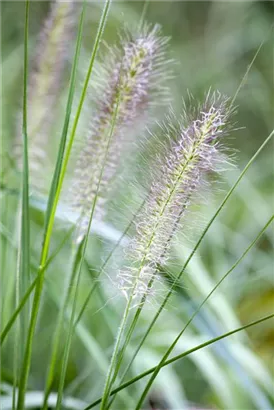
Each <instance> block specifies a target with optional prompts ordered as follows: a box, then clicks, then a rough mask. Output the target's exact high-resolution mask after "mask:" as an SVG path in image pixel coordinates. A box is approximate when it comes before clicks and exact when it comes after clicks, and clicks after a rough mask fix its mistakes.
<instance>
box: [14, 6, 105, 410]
mask: <svg viewBox="0 0 274 410" xmlns="http://www.w3.org/2000/svg"><path fill="white" fill-rule="evenodd" d="M110 3H111V0H106V2H105V6H104V9H103V13H102V16H101V20H100V23H99V27H98V31H97V34H96V38H95V43H94V47H93V51H92V55H91V59H90V64H89V68H88V72H87V75H86V79H85V82H84V86H83V90H82V94H81V98H80V102H79V105H78V109H77V112H76V117H75V120H74V123H73V127H72V131H71V135H70V139H69V141H68V146H67V150H66V154H65V157H64V161H63V164H62V168H61V171H60V176H59V182H58V185H57V188H56V192H55V196H54V200H53V204H52V209H51V212H50V216H49V219H48V223H47V226H46V229H45V235H44V241H43V246H42V252H41V259H40V268H39V272H40V271H41V270H43V273H42V274H41V275H39V279H38V281H37V285H36V289H35V295H34V300H33V306H32V312H31V320H30V325H29V331H28V339H27V344H26V350H25V355H24V360H23V366H22V371H21V377H20V383H19V393H18V404H17V410H23V408H24V397H25V392H26V387H27V381H28V375H29V370H30V362H31V353H32V345H33V338H34V331H35V327H36V322H37V317H38V311H39V306H40V301H41V295H42V290H43V283H44V266H45V264H46V260H47V256H48V251H49V245H50V239H51V234H52V230H53V225H54V219H55V213H56V209H57V205H58V201H59V197H60V194H61V189H62V186H63V181H64V178H65V174H66V170H67V166H68V162H69V158H70V153H71V149H72V145H73V142H74V138H75V133H76V129H77V125H78V122H79V118H80V114H81V111H82V107H83V104H84V100H85V96H86V92H87V87H88V83H89V79H90V76H91V73H92V69H93V65H94V61H95V57H96V55H97V51H98V48H99V44H100V39H101V36H102V34H103V30H104V26H105V22H106V19H107V15H108V10H109V7H110Z"/></svg>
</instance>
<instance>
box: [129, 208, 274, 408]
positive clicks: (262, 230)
mask: <svg viewBox="0 0 274 410" xmlns="http://www.w3.org/2000/svg"><path fill="white" fill-rule="evenodd" d="M273 219H274V215H272V216H271V218H270V219H269V220H268V221H267V223H266V224H265V226H264V227H263V228H262V229H261V231H260V232H259V233H258V235H257V236H256V238H255V239H254V240H253V241H252V242H251V244H250V245H249V246H248V247H247V248H246V250H245V251H244V252H243V253H242V255H241V256H240V258H239V259H238V260H237V261H236V262H235V263H234V264H233V265H232V267H231V268H230V269H229V270H228V271H227V272H226V274H225V275H224V276H223V277H222V278H221V279H220V280H219V281H218V282H217V284H216V285H215V286H214V287H213V289H212V290H211V292H209V294H208V295H207V297H206V298H205V299H204V300H203V302H202V303H201V304H200V305H199V306H198V308H197V309H196V310H195V312H194V313H193V315H192V316H191V317H190V319H189V320H188V321H187V323H186V325H185V326H184V328H183V329H182V330H181V332H180V333H179V334H178V336H177V337H176V338H175V340H174V341H173V343H172V344H171V345H170V346H169V348H168V349H167V351H166V353H165V354H164V355H163V357H162V359H161V360H160V362H159V364H158V366H157V367H156V369H155V370H154V372H153V374H152V376H151V378H150V379H149V381H148V383H147V385H146V387H145V389H144V391H143V393H142V395H141V398H140V400H139V402H138V404H137V406H136V410H139V409H140V408H141V406H142V404H143V402H144V400H145V398H146V396H147V393H148V392H149V389H150V387H151V385H152V383H153V381H154V380H155V378H156V377H157V375H158V373H159V372H160V370H161V367H162V365H163V363H164V362H165V361H166V360H167V358H168V356H169V355H170V353H171V352H172V350H173V349H174V347H175V346H176V344H177V342H178V340H179V339H180V338H181V336H182V335H183V333H184V332H185V330H186V329H187V327H188V326H189V325H190V323H191V322H192V321H193V319H194V318H195V317H196V315H197V314H198V313H199V312H200V310H201V308H202V307H203V306H204V304H205V303H206V302H207V301H208V299H209V298H210V297H211V295H212V294H213V293H214V292H215V291H216V290H217V289H218V288H219V286H220V285H221V283H222V282H223V281H224V280H225V279H226V278H227V277H228V275H229V274H230V273H231V272H232V271H233V270H234V269H235V268H236V267H237V266H238V265H239V263H240V262H241V261H242V260H243V258H244V257H245V256H246V254H247V253H248V252H249V251H250V249H251V248H252V247H253V246H254V245H255V243H256V242H257V241H258V239H259V238H260V237H261V236H262V234H263V233H264V232H265V230H266V229H267V228H268V226H269V225H270V224H271V223H272V221H273Z"/></svg>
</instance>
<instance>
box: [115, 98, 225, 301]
mask: <svg viewBox="0 0 274 410" xmlns="http://www.w3.org/2000/svg"><path fill="white" fill-rule="evenodd" d="M231 113H232V110H231V109H230V107H229V100H228V99H227V98H224V97H222V96H221V95H220V94H219V93H213V94H212V93H210V92H209V93H208V94H207V96H206V99H205V102H204V104H203V105H202V106H199V107H197V108H196V109H194V110H192V112H191V113H190V114H189V112H188V113H187V112H185V113H184V114H183V115H182V117H181V119H180V120H179V121H178V120H177V121H176V120H175V119H172V118H169V119H168V121H167V122H166V123H165V124H164V125H163V130H164V133H165V134H166V136H167V137H168V138H169V139H170V147H169V150H168V152H167V154H166V157H165V159H164V160H161V162H160V163H159V164H158V166H156V174H155V178H154V181H153V183H152V187H151V190H150V193H149V195H148V199H147V201H146V204H145V207H144V210H143V211H142V212H141V214H140V215H139V217H138V219H137V223H136V227H137V233H136V235H135V237H134V238H133V239H132V241H131V244H130V246H129V249H128V256H129V259H130V260H131V261H132V266H130V267H129V268H128V269H125V270H122V271H121V272H119V274H118V283H119V288H120V289H121V290H122V292H123V293H124V294H125V296H126V297H127V298H128V299H129V298H132V299H135V298H137V299H138V298H139V297H140V298H141V297H143V296H144V295H146V294H148V293H149V292H151V291H152V286H151V284H152V282H153V280H154V278H155V276H157V272H158V269H159V266H161V265H163V264H164V263H165V262H166V261H167V258H168V252H167V251H168V250H169V247H170V241H171V239H172V237H173V236H174V234H175V233H176V230H177V228H178V225H179V222H180V220H181V218H182V217H183V215H184V213H185V211H186V209H187V207H188V205H189V204H190V201H191V199H192V197H193V194H194V193H199V191H200V190H201V188H202V185H203V184H204V181H205V176H206V174H207V173H208V172H209V171H218V169H219V168H220V167H219V165H220V164H222V163H223V162H224V161H226V159H225V158H226V157H225V156H224V154H222V152H221V151H222V149H221V145H220V140H221V139H222V138H223V137H224V136H225V135H226V134H227V133H228V131H229V130H230V129H231V125H230V123H229V119H230V116H231Z"/></svg>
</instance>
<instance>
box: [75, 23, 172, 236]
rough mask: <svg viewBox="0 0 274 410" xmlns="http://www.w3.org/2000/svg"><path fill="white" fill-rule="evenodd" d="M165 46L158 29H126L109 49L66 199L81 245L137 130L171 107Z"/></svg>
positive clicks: (100, 211) (101, 211)
mask: <svg viewBox="0 0 274 410" xmlns="http://www.w3.org/2000/svg"><path fill="white" fill-rule="evenodd" d="M167 43H168V38H167V37H163V36H162V35H161V30H160V27H159V26H158V25H155V26H144V27H143V28H141V29H138V30H135V31H133V33H132V32H129V31H128V30H124V31H123V32H122V33H121V34H120V36H119V44H118V45H117V46H113V47H111V48H110V47H108V48H107V51H108V53H107V56H106V57H105V58H104V61H103V64H102V67H101V68H100V70H99V73H98V74H97V77H98V83H97V84H95V90H93V91H92V92H93V95H94V97H93V102H94V112H92V115H91V120H90V123H89V126H88V130H87V134H86V138H85V142H84V144H83V148H82V150H81V151H80V153H79V156H78V158H77V161H76V165H75V168H74V171H73V177H72V182H71V186H70V189H69V195H68V198H69V203H70V204H71V205H70V206H71V208H72V210H73V211H74V212H76V214H78V215H79V218H78V222H77V232H76V241H77V242H79V241H81V239H82V238H83V237H84V235H85V234H86V233H87V227H88V221H89V217H90V213H91V209H92V206H93V202H94V200H95V198H96V201H97V202H96V207H95V214H94V216H95V218H96V219H99V220H100V219H102V217H103V216H104V213H105V202H106V200H107V199H108V194H109V191H110V188H111V185H112V184H113V181H114V178H115V176H116V175H117V170H118V168H119V166H120V164H121V161H122V160H123V157H125V154H126V152H127V153H128V152H130V148H131V146H132V145H133V144H134V139H135V138H137V137H138V138H139V134H138V133H137V135H136V133H135V132H134V128H136V127H137V129H138V126H139V123H142V124H144V123H145V121H146V120H148V119H149V118H150V117H149V115H148V114H149V112H150V109H151V107H152V106H154V105H155V104H158V105H165V104H166V103H167V94H168V92H167V90H168V89H167V87H166V86H165V85H164V83H165V82H166V79H167V77H169V76H170V73H169V68H168V67H169V64H170V63H171V61H170V60H167V58H166V48H167ZM114 115H115V119H114ZM111 129H112V135H110V132H111ZM101 173H102V174H101ZM98 186H99V189H98ZM97 191H98V192H97Z"/></svg>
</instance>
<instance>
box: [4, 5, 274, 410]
mask: <svg viewBox="0 0 274 410" xmlns="http://www.w3.org/2000/svg"><path fill="white" fill-rule="evenodd" d="M273 4H274V3H272V2H264V1H237V2H236V1H231V2H230V1H202V2H198V1H176V2H173V1H161V2H157V1H151V2H150V3H149V5H148V8H147V14H146V20H147V21H148V22H150V23H152V24H154V23H159V24H160V25H161V26H162V31H163V33H164V35H167V36H170V37H171V40H170V47H169V52H170V57H171V58H173V59H174V60H175V61H176V64H174V68H173V69H174V78H173V79H172V80H171V81H169V85H170V88H171V97H172V104H173V107H174V109H175V111H177V112H179V110H180V107H181V101H182V97H184V98H185V97H186V96H187V92H188V90H189V91H190V92H191V93H192V94H193V95H194V98H195V99H197V100H198V99H200V98H202V96H203V95H204V93H205V92H206V91H207V90H208V89H209V88H210V87H211V88H212V89H213V90H215V89H217V90H219V91H221V92H222V93H224V94H227V95H228V96H232V97H233V96H234V94H235V93H236V90H237V88H238V86H239V84H240V83H241V81H242V79H243V78H244V76H245V74H246V73H247V70H248V75H247V76H246V78H245V80H244V83H243V86H242V87H241V90H240V92H239V94H238V95H237V99H236V101H235V104H236V105H237V106H238V109H237V113H236V115H235V122H236V123H237V125H236V127H237V128H238V129H237V130H235V131H234V132H233V133H232V135H231V137H230V138H228V140H227V145H228V146H229V147H230V149H231V150H232V151H233V153H234V154H233V156H234V158H235V159H234V164H235V166H234V167H233V168H231V169H229V170H228V171H227V172H226V173H224V174H223V175H222V176H221V177H220V178H218V182H216V183H215V184H213V186H214V188H213V189H212V190H210V191H207V192H205V193H204V194H203V196H204V199H205V200H204V201H203V202H202V203H201V204H197V205H196V206H194V207H193V213H192V214H191V217H190V218H189V221H186V224H185V226H184V229H182V230H181V231H180V232H179V234H178V238H177V240H176V242H175V243H174V246H173V249H172V257H171V258H170V264H169V269H170V270H171V271H172V272H173V273H174V274H176V273H178V272H179V271H180V267H182V265H183V263H184V261H185V259H186V257H187V255H188V254H189V252H190V251H191V249H192V247H193V246H194V244H195V241H196V240H197V239H198V237H199V233H201V231H202V228H203V227H204V226H205V224H206V222H207V221H208V220H209V219H210V217H211V216H212V215H213V213H214V211H215V210H216V209H217V207H218V205H219V203H220V202H221V200H222V199H223V197H224V196H225V193H226V191H227V190H228V189H229V187H231V186H232V184H233V182H234V181H235V180H236V178H237V176H238V175H239V173H240V171H241V170H242V169H243V167H244V166H245V164H246V163H247V161H248V160H249V159H250V157H251V156H252V155H253V154H254V152H255V151H256V150H257V149H258V147H259V146H260V144H262V142H263V141H264V140H265V139H266V137H267V136H268V135H269V134H270V132H271V131H272V129H273V114H274V105H273V104H274V92H273V91H274V88H273V44H274V43H273V40H274V38H273V30H272V31H271V24H272V23H273V15H274V7H273ZM143 5H144V3H143V2H140V1H130V2H129V1H125V2H118V1H114V3H113V5H112V8H111V11H110V14H109V19H108V23H107V27H106V29H105V33H104V40H105V41H106V42H107V43H108V44H110V45H111V44H113V43H114V42H115V40H116V39H117V38H118V37H117V36H118V34H117V33H118V30H119V29H120V28H121V27H123V25H124V24H126V25H127V26H129V27H133V26H134V25H136V24H137V23H138V21H139V19H140V16H141V13H142V9H143ZM24 6H25V5H24V2H23V1H22V2H16V1H10V2H7V1H2V2H1V9H2V17H1V18H2V61H1V64H2V83H3V84H2V94H3V106H2V159H3V161H2V170H3V178H2V184H1V187H2V189H1V201H2V206H1V229H0V231H1V282H2V287H1V293H2V294H1V298H2V309H1V323H2V326H4V325H5V323H6V322H7V320H8V318H9V317H10V315H11V313H12V312H13V310H14V306H15V305H14V283H15V272H16V242H17V236H18V229H17V216H16V215H17V206H18V187H19V179H18V174H17V173H16V171H14V168H15V165H16V164H14V161H13V155H12V153H13V148H12V147H13V144H14V140H15V137H16V133H17V132H18V115H19V112H20V106H21V100H22V75H23V32H24ZM48 10H49V3H48V2H47V1H43V2H40V1H33V2H31V14H30V54H31V55H32V54H34V53H35V45H36V43H37V36H38V34H39V32H40V30H41V27H42V25H43V21H44V19H45V18H46V16H47V13H48ZM101 10H102V4H101V3H100V2H90V3H89V5H88V8H87V13H86V18H85V26H84V41H83V50H82V55H81V64H80V70H79V84H80V79H81V75H82V74H81V73H82V72H84V69H85V67H86V60H87V59H88V56H89V53H90V51H91V49H92V45H93V40H94V35H95V32H96V28H97V24H98V21H99V18H100V12H101ZM73 46H74V43H73V42H72V43H70V44H67V47H70V48H71V51H72V53H73ZM260 46H261V48H260V50H259V53H258V55H257V57H256V59H255V61H254V62H253V63H252V66H251V67H249V65H250V63H251V61H252V59H253V57H254V55H255V53H256V52H257V51H258V49H259V47H260ZM41 52H43V51H42V50H41ZM70 66H71V60H68V62H67V73H66V75H65V76H64V85H63V86H62V95H61V96H60V104H59V105H58V107H53V108H54V109H56V121H55V122H56V124H55V127H54V129H53V131H52V139H51V143H50V146H49V163H50V164H49V170H48V171H47V172H48V175H47V177H48V178H49V179H50V175H51V172H52V169H53V165H52V164H53V163H54V159H55V155H56V147H57V146H58V138H59V136H60V125H61V124H62V113H63V112H64V111H63V110H64V104H63V103H64V101H63V100H64V98H65V97H66V91H67V82H66V81H67V79H68V75H69V68H70ZM167 109H168V107H162V108H161V110H159V112H157V113H156V114H155V120H160V119H161V118H162V115H163V112H165V111H166V110H167ZM89 115H92V113H91V112H90V114H89V110H88V109H87V110H85V116H87V119H89V118H88V116H89ZM151 127H152V128H153V125H152V126H151ZM81 133H82V134H84V133H85V128H84V127H83V130H82V131H81ZM82 137H84V135H79V141H80V140H81V138H82ZM79 144H80V142H79ZM159 149H160V144H158V145H157V140H155V141H154V140H153V141H152V142H149V143H147V142H146V140H144V141H143V143H142V144H141V145H140V146H139V147H138V150H136V151H135V153H134V155H132V158H131V161H130V162H129V163H128V164H127V166H126V170H127V172H126V173H124V174H123V173H121V176H120V180H121V183H120V184H119V192H117V195H116V196H115V198H113V200H112V201H111V204H110V206H109V212H108V216H107V221H106V223H105V224H104V226H102V227H99V228H98V229H97V231H96V232H94V234H93V235H92V236H91V238H90V241H89V246H88V251H87V256H86V260H87V261H86V266H85V270H84V272H83V275H82V283H81V292H80V297H79V301H78V302H79V306H80V305H81V301H83V300H84V297H85V295H86V294H87V292H88V289H89V287H90V286H91V285H92V283H93V282H94V280H95V279H94V278H95V277H96V275H97V273H98V269H99V268H100V266H101V264H102V262H103V261H104V260H105V258H106V256H107V255H108V252H109V251H110V250H111V249H112V247H113V246H114V244H115V241H117V238H118V237H119V232H123V230H124V228H125V226H126V225H127V224H128V221H129V220H130V219H131V217H132V215H133V214H134V210H136V209H137V208H138V205H139V204H140V202H141V199H142V196H143V194H144V190H145V188H144V187H143V185H144V184H143V181H146V176H147V175H148V168H149V163H150V160H152V159H153V156H154V155H156V154H157V153H158V151H159ZM133 181H134V183H133ZM136 181H137V182H136ZM138 181H142V183H140V184H138ZM273 181H274V179H273V143H270V144H268V146H267V147H266V148H265V149H264V150H263V151H262V152H261V154H260V155H259V157H258V158H257V159H256V161H255V162H254V164H253V165H252V167H251V168H250V169H249V171H248V173H247V174H246V176H245V177H244V179H243V181H242V182H241V183H240V185H239V187H238V189H237V190H236V192H234V194H233V196H232V197H231V199H230V200H229V202H228V203H227V205H226V206H225V208H224V209H223V211H222V212H221V214H220V215H219V216H218V218H217V220H216V221H215V222H214V224H213V226H212V227H211V229H210V230H209V232H208V234H207V235H206V238H205V239H204V241H203V243H202V245H201V247H200V249H199V251H198V253H197V255H196V257H195V258H194V259H193V260H192V262H191V263H190V265H189V267H188V269H187V271H186V273H185V275H184V276H183V278H182V282H181V286H180V287H179V288H178V289H177V290H176V292H174V295H173V297H172V300H171V302H170V304H169V306H168V307H167V308H166V310H165V311H164V312H163V314H162V316H161V317H160V319H159V320H158V322H157V325H156V326H155V328H154V330H153V332H151V334H150V336H149V338H148V340H147V342H146V344H145V346H144V347H143V349H142V350H141V352H140V354H139V355H138V357H137V358H136V361H135V364H134V366H133V368H132V375H134V374H137V373H139V372H141V371H143V370H146V369H147V368H149V367H151V366H153V365H154V364H157V362H158V360H159V358H160V357H161V354H162V353H163V352H164V351H165V349H166V348H167V346H168V345H169V344H170V343H171V341H172V340H173V338H174V337H175V336H176V335H177V333H178V332H179V331H180V330H181V329H182V327H183V326H184V324H185V323H186V321H187V319H188V318H189V317H190V315H191V314H192V312H193V311H194V309H195V307H197V305H198V304H199V303H200V302H201V301H202V300H203V299H204V298H205V297H206V295H207V294H208V293H209V291H210V290H211V288H212V287H213V286H214V284H215V283H216V281H217V280H218V279H220V277H221V276H222V275H223V274H224V273H225V272H226V271H227V270H228V269H229V268H230V267H231V266H232V265H233V263H234V262H235V261H236V260H237V258H238V257H239V256H240V255H241V254H242V252H243V251H244V250H245V248H246V247H247V246H248V245H249V243H250V242H251V241H252V240H253V239H254V238H255V236H256V235H257V233H258V232H259V230H260V229H261V228H262V227H263V225H264V224H265V223H266V221H267V220H268V219H269V217H270V216H271V214H272V213H273V192H274V184H273ZM68 184H69V179H68ZM44 206H45V200H44V198H43V197H39V196H38V195H37V194H36V192H35V191H34V192H31V246H32V249H31V257H32V264H33V268H34V269H33V275H34V274H35V267H36V266H37V264H38V258H39V252H40V248H41V240H42V227H43V209H44ZM64 214H65V212H64V210H63V209H62V207H60V209H59V212H58V219H57V221H56V225H55V231H54V237H53V241H52V248H51V249H52V250H54V249H55V248H56V246H57V244H58V243H59V242H60V240H61V239H62V238H63V237H64V233H65V232H66V231H67V229H68V222H67V219H66V217H64ZM272 251H273V229H271V227H270V228H269V229H268V230H267V231H266V232H265V234H264V235H263V236H262V238H261V239H260V240H259V241H258V243H257V244H256V246H255V247H254V248H253V249H252V250H251V252H250V253H249V254H248V255H247V256H246V257H245V259H244V260H243V261H242V263H241V264H240V265H239V266H238V267H237V268H236V269H235V271H233V272H232V273H231V275H230V276H229V277H228V278H227V279H226V280H225V282H224V283H222V285H221V286H220V288H219V289H218V291H217V292H216V293H215V294H214V295H212V297H211V298H210V300H209V301H208V303H206V305H205V306H204V307H203V309H202V311H201V312H200V313H199V314H198V315H197V317H196V318H195V320H194V321H193V323H192V324H191V326H189V328H188V330H187V331H186V332H185V334H184V336H183V337H182V338H181V340H180V342H179V343H178V345H177V348H176V353H181V352H182V351H184V350H186V349H188V348H190V347H193V346H195V345H196V344H198V343H201V342H203V341H205V340H208V339H210V338H213V337H215V336H217V335H219V334H222V333H224V332H226V331H228V330H231V329H233V328H236V327H237V326H240V324H241V323H242V324H245V323H248V322H250V321H252V320H256V319H257V318H260V317H262V316H264V315H267V314H270V313H272V312H273V308H274V270H273V255H272ZM69 253H70V245H69V243H68V244H67V245H65V247H64V248H63V249H62V251H61V252H60V253H59V255H58V257H57V258H55V260H54V262H53V263H52V265H51V267H50V268H49V269H48V272H47V277H46V278H47V280H46V287H45V292H44V297H43V307H42V311H41V314H40V317H39V324H38V328H37V333H36V337H35V346H34V355H33V361H32V367H31V374H30V383H29V388H30V389H31V390H33V391H35V392H36V394H37V403H39V397H40V396H39V394H40V393H39V392H41V391H42V390H43V387H44V381H45V374H46V369H47V360H48V357H49V352H50V350H49V347H50V340H51V336H52V333H53V330H54V324H55V319H56V313H57V311H58V308H59V306H60V303H61V297H60V295H61V294H62V289H63V283H64V278H65V276H66V273H67V270H68V266H67V261H68V257H69ZM115 255H116V256H114V258H113V259H114V261H113V263H111V264H110V265H109V268H108V269H107V270H106V273H105V274H104V275H103V276H104V277H103V278H102V280H101V281H100V284H99V286H98V287H97V291H96V293H95V294H94V297H93V298H92V301H91V303H90V304H89V305H88V309H87V310H86V312H85V314H84V317H83V320H82V321H81V323H80V324H79V326H78V327H77V331H76V335H75V337H74V340H73V346H72V349H71V355H70V361H69V368H68V373H67V380H66V392H67V394H68V395H70V396H73V397H76V398H79V399H81V400H83V401H84V402H86V403H90V402H91V401H93V400H94V399H96V398H97V397H98V396H99V395H100V393H101V391H102V386H103V382H104V375H105V372H106V368H107V364H108V360H109V357H110V353H111V346H112V343H113V338H114V335H115V332H116V330H117V327H118V324H119V320H120V316H121V312H122V307H123V299H122V297H119V296H118V295H113V292H112V290H111V280H110V279H109V278H111V275H112V273H113V270H114V269H116V267H119V264H120V263H121V261H122V258H123V251H122V250H121V251H118V252H117V254H115ZM102 306H104V307H103V309H101V307H102ZM156 307H157V301H153V303H151V305H150V306H149V307H148V308H146V309H145V312H144V314H143V315H142V318H141V321H140V324H139V327H138V329H137V332H136V334H135V335H134V337H133V340H132V343H131V345H130V349H129V355H130V351H131V349H134V346H136V345H137V343H138V340H140V336H141V335H142V332H144V330H145V329H146V326H147V325H148V323H149V321H150V320H151V318H152V316H153V314H154V313H155V309H156ZM65 327H66V324H64V328H65ZM13 345H14V333H12V332H11V334H10V336H9V338H8V340H7V342H6V343H5V345H4V348H3V352H2V370H1V379H2V382H3V383H6V386H10V385H12V382H13V374H12V366H13ZM273 345H274V330H273V322H266V323H265V324H264V325H260V326H258V327H254V328H251V329H250V330H249V331H248V332H243V333H241V334H237V335H235V336H233V337H231V338H229V339H227V340H223V341H221V342H218V343H216V344H215V345H213V346H211V347H210V348H206V349H203V350H201V351H199V352H197V353H195V354H192V355H190V356H189V357H188V358H185V359H183V360H181V361H178V362H177V363H176V364H175V365H172V366H169V367H166V368H165V369H163V370H162V371H161V373H160V375H159V376H158V378H157V380H156V382H155V384H154V387H153V389H152V391H151V395H150V404H149V403H147V408H148V409H150V408H151V409H189V408H196V409H202V408H209V409H211V408H212V409H246V410H247V409H248V410H249V409H260V410H261V409H270V408H272V406H273V404H274V399H273V397H274V394H273V393H274V392H273V360H274V357H273ZM132 351H133V350H132ZM60 357H61V351H60ZM58 377H59V375H58V372H57V373H56V375H55V381H54V386H55V388H57V386H58ZM142 386H143V382H142V381H141V382H139V383H137V384H135V385H133V386H131V387H130V388H128V389H127V390H126V392H125V394H124V395H118V397H117V399H116V402H115V404H116V407H115V406H114V407H115V408H117V410H118V409H125V410H129V409H130V408H132V402H133V403H134V399H135V397H139V394H140V391H142ZM37 408H39V405H37Z"/></svg>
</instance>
